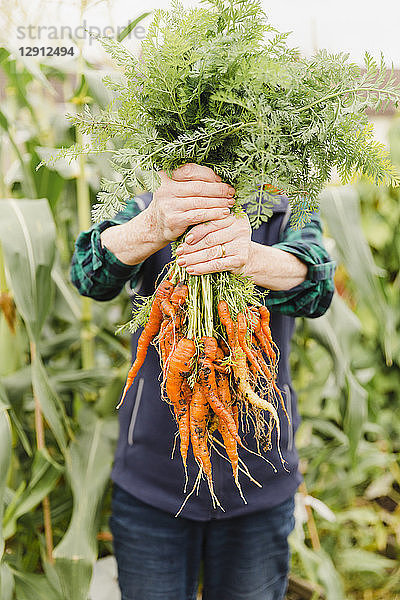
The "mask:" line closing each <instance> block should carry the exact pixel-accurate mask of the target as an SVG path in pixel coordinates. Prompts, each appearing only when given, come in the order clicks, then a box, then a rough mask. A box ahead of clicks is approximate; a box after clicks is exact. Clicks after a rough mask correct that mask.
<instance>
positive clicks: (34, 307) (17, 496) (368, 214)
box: [0, 48, 400, 600]
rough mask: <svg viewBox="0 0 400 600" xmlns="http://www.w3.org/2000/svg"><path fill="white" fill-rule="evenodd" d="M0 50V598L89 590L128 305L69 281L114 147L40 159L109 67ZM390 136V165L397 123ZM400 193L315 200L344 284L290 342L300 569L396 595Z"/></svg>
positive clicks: (335, 588)
mask: <svg viewBox="0 0 400 600" xmlns="http://www.w3.org/2000/svg"><path fill="white" fill-rule="evenodd" d="M0 63H1V65H0V67H1V71H2V76H3V77H4V78H5V79H4V81H5V91H6V98H5V99H4V100H3V101H2V105H1V107H0V168H1V175H0V186H1V189H0V197H1V199H0V218H1V221H0V244H1V254H0V293H1V296H0V298H1V307H2V311H1V314H0V356H1V361H0V517H2V518H1V519H0V555H2V560H1V565H0V598H1V600H12V599H17V600H25V599H28V598H29V600H32V599H36V598H37V599H39V598H46V600H53V599H56V600H61V599H62V600H86V599H87V597H88V589H89V585H90V579H91V574H92V567H93V564H94V562H95V561H96V559H97V557H98V556H106V555H107V554H109V553H111V552H112V545H111V541H110V536H109V530H108V517H109V510H110V484H109V480H108V477H109V471H110V466H111V461H112V456H113V449H114V445H115V441H116V438H117V423H116V414H115V405H116V403H117V401H118V397H119V394H120V391H121V388H122V385H123V380H124V377H125V374H126V370H127V367H128V363H129V360H130V351H129V339H128V338H127V337H123V336H121V337H115V336H114V330H115V326H116V325H118V324H120V323H122V322H125V321H126V320H128V318H129V302H128V298H127V296H126V295H124V294H122V295H121V297H120V298H118V299H116V300H115V301H112V302H109V303H105V304H100V303H93V302H90V301H88V300H87V299H81V298H79V297H78V295H77V293H76V292H75V290H74V289H73V287H72V286H71V284H70V283H69V280H68V265H69V262H70V258H71V255H72V252H73V243H74V240H75V238H76V236H77V234H78V232H79V231H80V230H81V229H83V228H86V227H87V226H88V223H89V218H90V213H89V208H90V204H91V203H93V202H94V201H95V195H96V192H97V191H98V189H99V187H100V179H101V178H103V177H112V176H113V173H112V172H111V171H110V166H109V165H108V163H107V161H106V159H105V158H103V157H102V155H100V154H99V155H95V156H92V157H87V158H84V157H80V158H78V159H77V160H75V161H73V162H72V164H68V163H67V162H62V161H59V162H58V163H57V164H56V166H54V167H52V168H51V169H50V168H48V167H42V168H41V169H40V170H39V171H36V165H37V164H38V163H39V162H40V161H41V160H42V159H45V158H47V157H48V156H49V154H51V152H52V150H53V149H55V148H59V147H61V146H64V147H65V146H69V145H71V144H72V143H74V142H78V143H82V142H83V143H84V142H85V140H84V139H78V135H81V134H77V133H76V132H75V130H74V129H73V128H72V127H71V125H70V123H68V121H67V120H66V119H65V113H66V112H76V113H79V112H80V111H81V110H82V107H83V105H84V104H85V103H89V104H90V105H92V106H95V107H100V108H104V107H105V106H106V104H107V103H108V100H109V98H108V96H107V92H106V90H105V88H104V87H103V85H102V83H101V76H102V75H104V74H105V73H104V72H99V71H97V70H96V68H94V67H93V66H92V65H90V64H87V63H86V62H85V61H83V60H82V58H81V57H80V59H79V60H78V62H77V67H76V72H77V73H78V75H77V77H75V78H71V77H70V76H69V75H68V73H67V72H63V71H62V70H61V69H57V70H56V69H54V68H50V67H48V66H45V65H41V66H40V68H38V67H34V66H33V65H32V64H30V63H29V62H24V63H22V62H20V61H19V60H15V59H14V58H13V57H12V56H10V54H9V51H8V50H7V49H6V48H1V49H0ZM55 86H57V88H58V89H59V90H60V91H61V95H62V98H63V101H62V102H60V101H57V99H56V97H55V96H54V94H53V93H52V90H53V89H54V87H55ZM390 137H391V147H392V155H393V160H394V162H395V163H397V164H400V121H399V119H398V118H395V119H394V121H393V126H392V129H391V134H390ZM399 199H400V191H399V190H397V189H392V188H379V189H378V188H375V187H373V186H372V185H371V184H369V183H364V182H362V183H360V184H357V185H356V186H355V185H354V186H348V187H346V188H329V189H328V190H327V191H326V192H325V193H324V194H323V195H322V198H321V203H322V213H323V217H324V221H325V226H326V234H327V244H328V247H329V250H330V251H331V253H332V255H333V256H334V257H335V258H336V260H337V261H338V264H339V265H340V267H339V269H338V273H337V286H338V290H339V292H340V293H338V294H337V295H336V297H335V301H334V303H333V305H332V308H331V309H330V310H329V312H328V313H327V314H326V315H325V316H323V317H321V318H319V319H316V320H313V321H311V320H310V321H300V320H299V323H298V328H297V332H296V338H295V343H294V346H293V355H292V368H293V375H294V382H295V387H296V389H297V390H298V392H299V404H300V411H301V414H302V417H303V422H302V425H301V427H300V430H299V432H298V437H297V443H298V446H299V448H300V454H301V459H302V468H303V470H304V472H305V480H306V486H307V493H308V494H309V498H308V500H309V501H310V502H311V503H312V505H313V507H314V508H312V509H311V511H312V514H313V518H314V519H315V522H316V531H317V534H316V533H315V531H313V529H312V521H311V520H310V518H308V522H305V523H302V521H301V519H298V525H297V527H296V530H295V532H294V534H293V536H292V540H291V542H292V549H293V574H294V575H296V576H299V577H302V578H303V579H305V580H308V581H309V582H311V583H312V584H313V586H314V587H315V589H317V585H319V586H321V588H322V592H323V594H324V596H325V597H326V598H328V599H329V600H343V599H352V600H361V599H362V600H375V599H376V600H384V599H393V598H397V597H400V568H399V559H400V553H399V542H400V467H399V450H400V443H399V439H400V417H399V413H398V411H397V403H398V399H399V391H400V372H399V366H400V335H399V309H398V301H399V284H400V280H399V275H398V273H399V257H400V240H399V235H398V223H399V217H400V205H399ZM14 304H15V306H16V312H15V315H14ZM6 317H7V318H8V319H7V318H6ZM42 422H43V428H42V425H41V423H42ZM304 497H305V496H304V493H303V494H302V495H301V497H300V496H299V498H300V500H301V498H303V502H304ZM313 498H314V499H318V500H319V501H320V503H319V504H318V503H316V502H315V500H313ZM321 503H323V504H321ZM301 504H302V502H300V503H299V506H300V505H301ZM326 507H328V508H329V509H330V511H332V513H333V515H334V517H335V520H329V517H330V516H331V514H330V512H328V511H327V508H326ZM46 514H47V515H50V521H51V527H50V529H49V527H48V526H47V530H46V528H45V527H44V515H46ZM327 517H328V518H327ZM48 523H49V522H48ZM46 533H47V537H46ZM50 533H51V536H52V538H53V547H54V549H53V550H52V549H51V546H49V544H50V541H49V534H50ZM316 535H317V537H316ZM318 540H319V543H320V547H319V544H318ZM293 597H294V596H293ZM298 597H300V596H298ZM303 597H304V598H306V597H311V596H306V595H304V596H303ZM314 597H317V594H315V596H314Z"/></svg>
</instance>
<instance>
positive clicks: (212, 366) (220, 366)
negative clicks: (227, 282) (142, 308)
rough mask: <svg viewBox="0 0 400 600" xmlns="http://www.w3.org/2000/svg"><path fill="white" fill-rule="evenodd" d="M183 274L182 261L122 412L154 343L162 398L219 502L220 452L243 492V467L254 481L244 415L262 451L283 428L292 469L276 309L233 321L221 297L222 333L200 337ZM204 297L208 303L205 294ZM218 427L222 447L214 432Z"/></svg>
mask: <svg viewBox="0 0 400 600" xmlns="http://www.w3.org/2000/svg"><path fill="white" fill-rule="evenodd" d="M177 271H178V267H177V266H176V264H175V265H174V267H173V269H172V270H171V271H170V273H169V275H167V277H166V278H165V279H164V280H163V281H162V283H160V284H159V285H158V287H157V289H156V292H155V294H154V296H153V297H152V302H151V304H149V309H148V319H147V323H146V324H145V326H144V328H143V331H142V333H141V335H140V337H139V340H138V346H137V354H136V359H135V361H134V362H133V364H132V367H131V369H130V371H129V374H128V377H127V381H126V385H125V388H124V391H123V394H122V399H121V402H120V404H119V405H118V407H119V406H120V405H121V404H122V402H123V401H124V398H125V396H126V394H127V392H128V390H129V388H130V386H131V385H132V383H133V381H134V379H135V377H136V375H137V374H138V372H139V369H140V367H141V366H142V364H143V362H144V360H145V357H146V353H147V350H148V348H149V345H150V344H151V343H154V344H155V345H156V347H157V349H158V352H159V355H160V362H161V368H162V396H163V399H165V400H166V401H167V402H169V403H170V405H171V406H172V409H173V412H174V416H175V419H176V423H177V428H178V434H179V438H180V454H181V457H182V462H183V465H184V469H185V473H186V462H187V455H188V450H189V446H190V444H191V446H192V450H193V455H194V458H195V460H196V462H197V464H198V466H199V475H198V478H197V482H200V479H201V477H202V475H203V474H204V475H205V477H206V479H207V482H208V486H209V489H210V493H211V496H212V499H213V502H214V501H215V502H216V503H218V499H217V498H216V496H215V494H214V491H213V480H212V464H211V457H210V456H211V455H210V449H211V448H212V447H213V448H216V447H217V445H218V444H219V445H220V446H221V445H223V446H224V448H225V453H226V458H228V459H229V461H230V463H231V465H232V472H233V477H234V480H235V483H236V485H237V487H238V489H239V491H240V493H241V488H240V484H239V470H241V471H243V472H245V473H246V475H247V476H249V477H250V479H252V477H251V475H250V473H249V472H248V470H247V468H246V466H245V464H244V462H243V461H241V459H240V458H239V455H238V446H241V447H243V448H245V446H244V444H243V442H242V440H241V438H240V436H239V421H240V419H241V418H242V419H243V418H245V417H246V416H247V417H248V416H250V417H252V418H253V422H254V424H255V431H256V436H258V439H257V441H258V452H259V453H260V452H261V450H264V451H266V450H269V449H270V448H271V447H272V444H271V436H272V432H273V430H274V428H276V432H277V433H276V440H277V446H278V451H279V456H280V458H281V461H282V464H284V460H283V457H282V455H281V453H280V450H279V441H280V423H279V416H278V411H277V403H278V402H279V403H280V404H281V406H282V408H283V410H284V413H285V414H286V416H287V418H288V420H289V416H288V414H287V412H286V408H285V404H284V400H283V397H282V394H281V391H280V390H279V388H278V386H277V384H276V377H277V362H278V358H279V357H278V349H277V347H276V345H275V344H274V342H273V340H272V337H271V330H270V327H269V311H268V309H267V308H266V307H265V306H264V305H263V304H259V305H258V306H256V305H255V306H248V307H247V309H246V310H244V311H242V312H238V313H237V314H236V315H235V317H233V316H232V314H231V312H230V310H229V306H228V303H227V302H226V301H225V300H223V299H220V300H219V301H218V302H217V304H216V310H215V311H211V312H210V314H209V318H211V319H212V323H211V324H210V323H208V325H209V326H210V325H211V327H209V329H210V331H209V332H208V333H213V334H214V335H201V336H196V335H194V331H193V327H191V326H190V313H191V310H192V311H193V310H195V311H196V310H197V307H196V306H193V305H194V304H195V301H196V293H197V295H198V291H197V292H196V289H195V287H194V286H193V281H192V280H193V279H195V277H194V276H187V275H186V280H187V283H186V282H185V281H184V280H182V279H178V280H176V278H177V277H179V276H181V277H182V275H183V273H182V271H180V273H178V272H177ZM174 280H176V281H174ZM203 292H204V290H203ZM201 297H202V301H204V298H203V294H201ZM215 313H216V314H215ZM261 390H262V391H261ZM217 430H218V431H219V432H220V434H221V439H222V441H223V443H222V444H221V442H220V441H219V440H218V439H217V438H216V437H215V435H214V434H215V432H216V431H217ZM249 451H250V450H249ZM253 481H254V482H255V483H257V482H256V481H255V480H253Z"/></svg>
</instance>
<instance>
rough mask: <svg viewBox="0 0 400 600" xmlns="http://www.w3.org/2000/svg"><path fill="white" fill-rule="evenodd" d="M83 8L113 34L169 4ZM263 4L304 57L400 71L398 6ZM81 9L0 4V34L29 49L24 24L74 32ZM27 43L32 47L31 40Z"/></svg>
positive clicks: (164, 0)
mask: <svg viewBox="0 0 400 600" xmlns="http://www.w3.org/2000/svg"><path fill="white" fill-rule="evenodd" d="M82 2H84V5H85V6H87V7H88V8H87V9H86V10H85V12H84V15H83V18H84V19H85V22H86V23H85V24H86V26H91V25H92V26H100V27H105V26H106V25H109V26H111V27H114V28H116V27H117V26H123V25H126V24H127V23H128V22H129V21H131V20H133V19H134V18H135V17H136V16H137V15H139V14H140V13H141V12H143V11H145V10H151V9H152V8H158V7H166V6H168V4H169V1H168V0H148V1H147V2H146V3H143V2H140V3H139V2H136V1H133V2H132V1H131V2H129V1H128V0H82ZM187 3H188V2H185V4H187ZM194 3H195V2H191V4H194ZM263 4H264V8H265V11H266V12H267V14H268V16H269V18H270V22H271V24H272V25H275V26H276V27H277V28H278V29H280V30H283V31H293V34H292V35H291V36H290V38H289V39H290V44H291V45H293V46H298V47H300V48H301V50H302V51H303V53H304V54H306V55H310V54H312V53H313V52H314V51H315V50H316V49H321V48H326V49H328V50H329V51H333V52H339V51H347V52H349V53H350V55H351V57H352V59H353V60H355V61H357V62H361V61H362V56H363V53H364V51H365V50H369V51H370V52H371V53H372V54H374V55H375V56H379V54H380V52H381V51H383V53H384V55H385V57H386V60H387V62H388V63H390V62H392V61H393V63H394V65H395V67H397V68H400V0H380V2H377V3H372V2H366V1H365V0H364V1H362V0H336V1H335V2H332V1H328V0H269V1H268V0H263ZM80 7H81V1H80V0H79V1H78V0H76V1H75V2H74V0H66V1H64V2H63V1H62V0H61V1H60V0H0V21H1V20H3V24H1V22H0V25H2V27H1V30H2V32H3V35H5V34H6V35H7V39H8V41H10V40H12V41H13V43H14V45H15V46H16V48H18V47H19V46H21V44H22V43H23V44H24V45H28V37H27V29H26V28H27V26H28V25H29V24H33V25H36V26H38V25H45V26H51V25H53V26H57V27H60V26H61V25H62V24H64V25H67V24H68V25H70V26H71V27H74V26H75V27H76V26H77V25H78V24H79V20H80ZM4 21H5V22H4ZM146 22H147V23H148V22H149V20H147V21H146ZM146 22H144V24H146ZM18 26H19V27H21V26H22V27H25V30H24V31H25V35H26V37H25V39H24V40H21V37H20V36H19V38H18V37H17V27H18ZM20 32H21V30H20ZM0 35H1V34H0ZM0 43H1V39H0ZM30 43H31V44H33V40H31V41H30ZM137 43H138V42H137ZM53 44H54V42H53Z"/></svg>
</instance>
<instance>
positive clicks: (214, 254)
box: [176, 244, 229, 267]
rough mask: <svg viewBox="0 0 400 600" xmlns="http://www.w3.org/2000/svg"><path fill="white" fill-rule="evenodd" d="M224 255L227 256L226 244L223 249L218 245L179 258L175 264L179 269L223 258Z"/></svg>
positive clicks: (227, 248)
mask: <svg viewBox="0 0 400 600" xmlns="http://www.w3.org/2000/svg"><path fill="white" fill-rule="evenodd" d="M225 255H226V256H229V247H228V244H224V246H223V248H222V246H221V244H218V245H217V246H214V247H213V248H204V249H203V250H198V251H197V252H191V253H190V254H185V255H183V256H180V257H179V258H178V259H177V261H176V262H177V263H178V265H179V266H180V267H191V266H193V265H198V264H200V263H205V262H208V261H211V260H214V259H218V258H223V257H224V256H225Z"/></svg>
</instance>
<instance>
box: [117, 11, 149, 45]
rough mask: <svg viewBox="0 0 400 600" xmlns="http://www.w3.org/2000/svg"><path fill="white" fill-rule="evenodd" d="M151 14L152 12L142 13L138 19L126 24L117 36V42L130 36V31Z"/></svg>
mask: <svg viewBox="0 0 400 600" xmlns="http://www.w3.org/2000/svg"><path fill="white" fill-rule="evenodd" d="M152 12H153V11H149V12H144V13H142V14H141V15H139V16H138V17H136V19H134V20H133V21H131V22H130V23H128V25H127V26H126V27H124V29H123V30H122V31H121V33H119V34H118V36H117V40H118V42H122V40H123V39H125V38H126V37H127V36H128V35H129V34H130V32H131V31H132V29H134V28H135V27H136V25H138V24H139V23H140V21H143V19H145V18H146V17H148V16H149V15H151V13H152Z"/></svg>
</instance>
